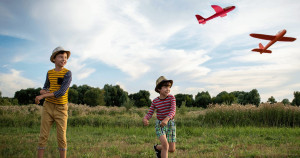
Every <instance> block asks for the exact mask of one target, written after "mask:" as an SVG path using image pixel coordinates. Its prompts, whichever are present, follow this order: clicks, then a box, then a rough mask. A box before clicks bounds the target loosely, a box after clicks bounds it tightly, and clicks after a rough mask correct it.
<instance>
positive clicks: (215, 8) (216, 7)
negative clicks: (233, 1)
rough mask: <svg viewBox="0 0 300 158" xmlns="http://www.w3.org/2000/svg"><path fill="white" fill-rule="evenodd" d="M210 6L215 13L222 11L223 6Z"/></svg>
mask: <svg viewBox="0 0 300 158" xmlns="http://www.w3.org/2000/svg"><path fill="white" fill-rule="evenodd" d="M211 7H212V8H213V9H214V10H215V12H216V13H219V12H222V11H223V8H221V7H220V6H218V5H211Z"/></svg>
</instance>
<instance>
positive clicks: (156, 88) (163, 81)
mask: <svg viewBox="0 0 300 158" xmlns="http://www.w3.org/2000/svg"><path fill="white" fill-rule="evenodd" d="M165 82H170V83H171V87H172V85H173V80H162V81H161V82H160V83H159V84H157V85H156V86H155V92H157V93H159V91H158V87H160V86H161V85H162V84H163V83H165Z"/></svg>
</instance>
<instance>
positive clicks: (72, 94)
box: [68, 88, 79, 104]
mask: <svg viewBox="0 0 300 158" xmlns="http://www.w3.org/2000/svg"><path fill="white" fill-rule="evenodd" d="M78 97H79V93H78V91H77V90H76V89H73V88H70V89H69V96H68V100H69V102H70V103H74V104H78Z"/></svg>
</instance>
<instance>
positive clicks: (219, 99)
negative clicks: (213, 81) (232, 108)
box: [213, 91, 235, 105]
mask: <svg viewBox="0 0 300 158" xmlns="http://www.w3.org/2000/svg"><path fill="white" fill-rule="evenodd" d="M234 100H235V96H234V95H233V94H229V93H227V92H226V91H222V92H221V93H219V94H218V95H217V96H216V97H215V98H214V100H213V101H214V103H215V104H228V105H231V104H232V103H233V102H234Z"/></svg>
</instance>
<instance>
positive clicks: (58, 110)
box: [54, 104, 68, 158]
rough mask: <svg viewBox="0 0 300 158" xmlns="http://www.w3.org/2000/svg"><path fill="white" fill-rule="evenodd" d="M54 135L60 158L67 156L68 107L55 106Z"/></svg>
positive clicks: (65, 105)
mask: <svg viewBox="0 0 300 158" xmlns="http://www.w3.org/2000/svg"><path fill="white" fill-rule="evenodd" d="M54 115H55V116H54V118H55V122H56V135H57V142H58V149H59V153H60V157H61V158H65V157H66V155H67V137H66V134H67V120H68V105H67V104H64V105H55V114H54Z"/></svg>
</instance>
